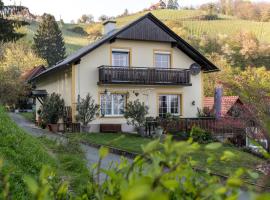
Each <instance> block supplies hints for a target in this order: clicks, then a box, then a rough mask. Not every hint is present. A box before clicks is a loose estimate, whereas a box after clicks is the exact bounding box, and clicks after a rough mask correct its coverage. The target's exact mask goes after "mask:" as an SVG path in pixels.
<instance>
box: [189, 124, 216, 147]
mask: <svg viewBox="0 0 270 200" xmlns="http://www.w3.org/2000/svg"><path fill="white" fill-rule="evenodd" d="M190 137H192V138H193V140H194V141H196V142H199V143H201V144H205V143H209V142H212V141H213V138H212V135H211V133H209V132H207V131H205V130H203V129H201V128H199V127H197V126H193V127H192V129H191V131H190Z"/></svg>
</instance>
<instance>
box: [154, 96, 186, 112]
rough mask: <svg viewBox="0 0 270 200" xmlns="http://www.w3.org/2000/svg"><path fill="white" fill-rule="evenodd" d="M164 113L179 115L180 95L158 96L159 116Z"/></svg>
mask: <svg viewBox="0 0 270 200" xmlns="http://www.w3.org/2000/svg"><path fill="white" fill-rule="evenodd" d="M166 113H171V114H172V115H180V113H181V112H180V95H160V96H159V116H160V117H165V116H166Z"/></svg>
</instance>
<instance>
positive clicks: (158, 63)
mask: <svg viewBox="0 0 270 200" xmlns="http://www.w3.org/2000/svg"><path fill="white" fill-rule="evenodd" d="M154 66H155V67H156V68H160V69H168V68H170V67H171V52H167V51H155V52H154Z"/></svg>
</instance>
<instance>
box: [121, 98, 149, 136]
mask: <svg viewBox="0 0 270 200" xmlns="http://www.w3.org/2000/svg"><path fill="white" fill-rule="evenodd" d="M148 110H149V108H148V107H147V106H146V105H145V104H144V103H141V102H140V101H139V100H138V99H137V100H135V101H130V102H128V103H127V106H126V110H125V112H124V117H125V118H126V120H127V124H129V125H132V126H134V127H135V128H136V129H137V131H138V132H139V133H140V134H142V131H141V130H140V129H142V128H143V127H144V125H145V122H146V115H147V114H148Z"/></svg>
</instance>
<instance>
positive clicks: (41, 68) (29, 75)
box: [21, 65, 46, 82]
mask: <svg viewBox="0 0 270 200" xmlns="http://www.w3.org/2000/svg"><path fill="white" fill-rule="evenodd" d="M45 70H46V68H45V67H44V66H43V65H40V66H37V67H34V68H31V69H29V70H26V71H25V72H23V73H22V75H21V79H22V80H23V81H25V82H28V81H29V80H31V79H32V78H33V77H35V76H37V75H38V74H40V73H41V72H43V71H45Z"/></svg>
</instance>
